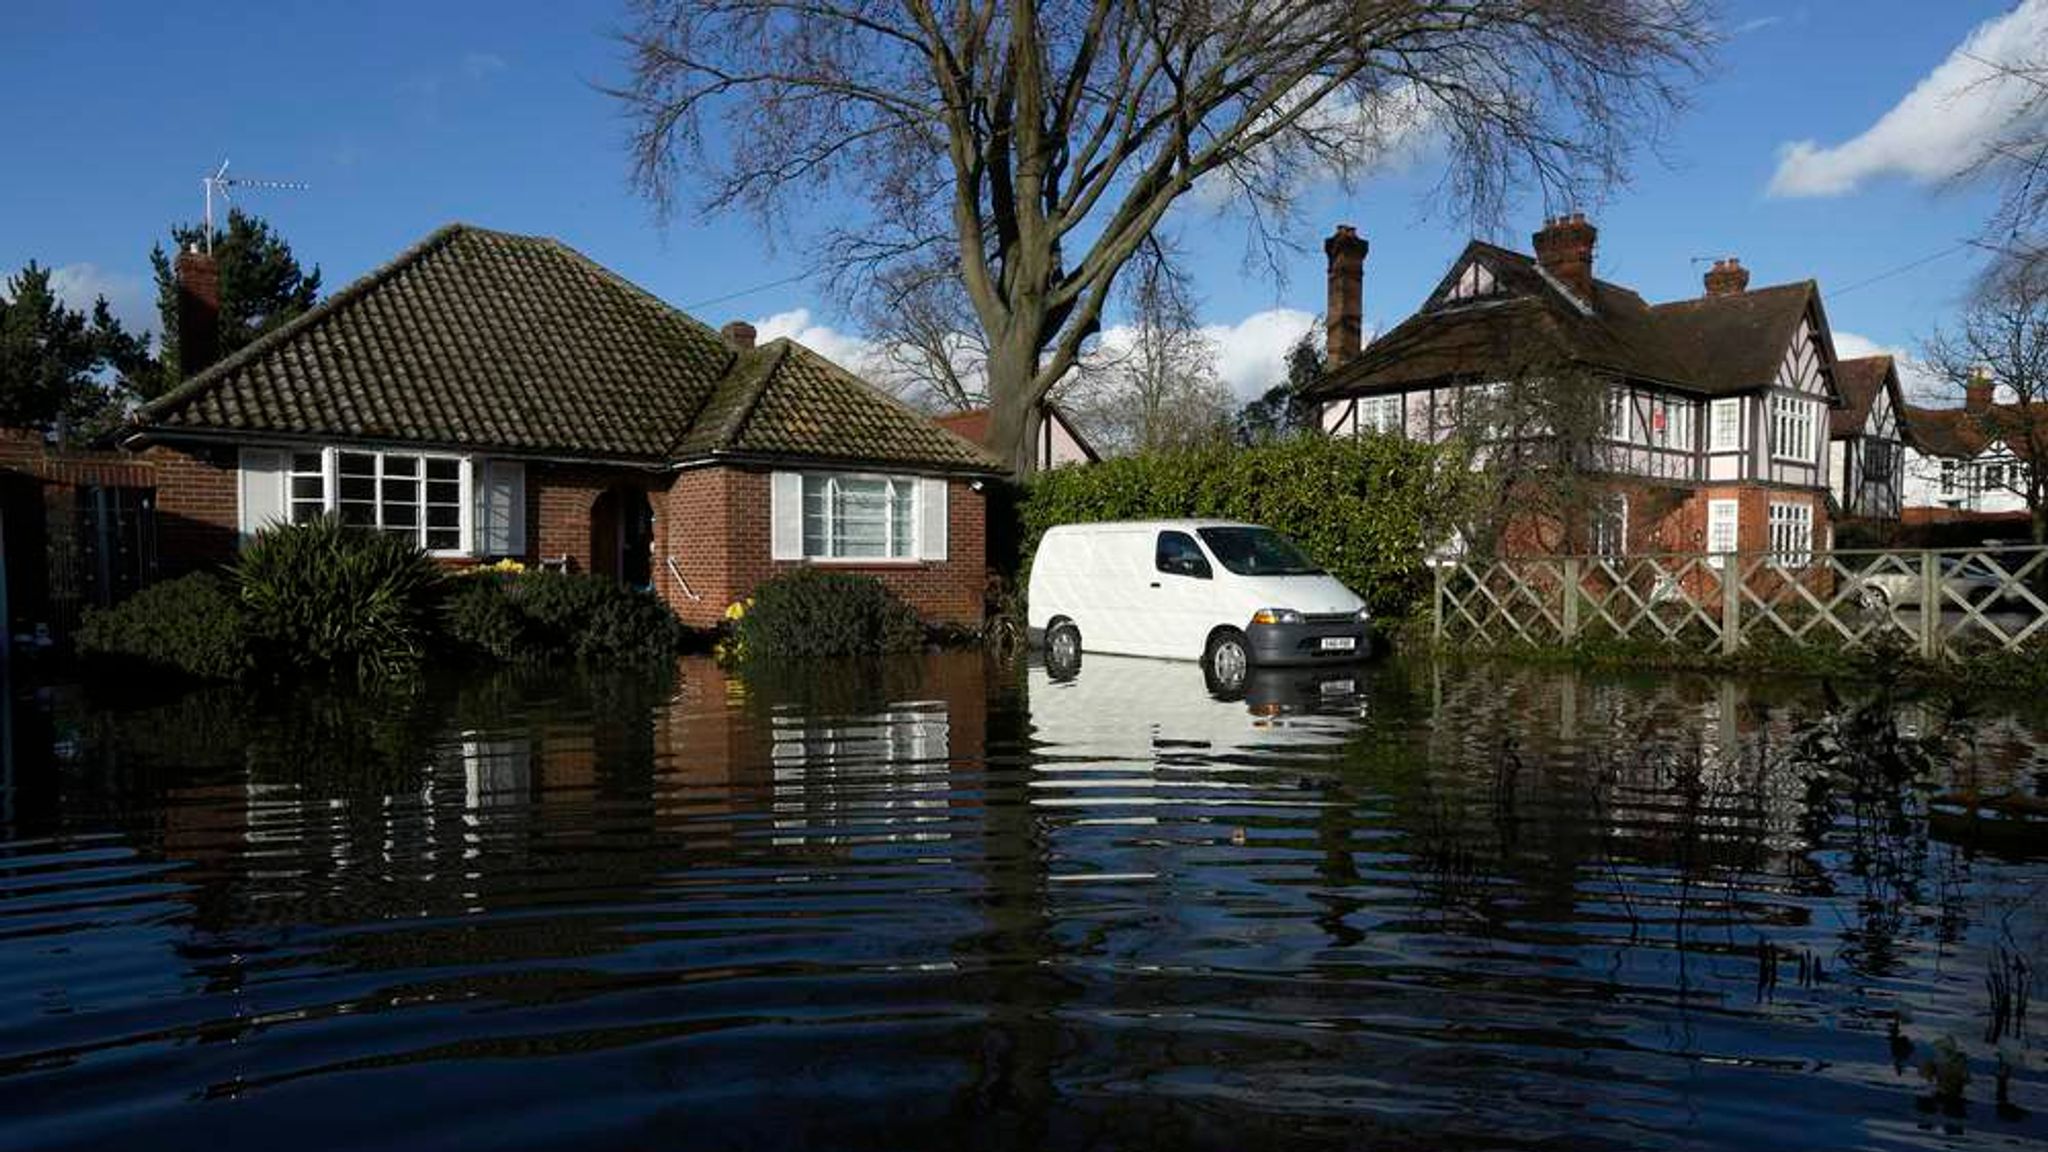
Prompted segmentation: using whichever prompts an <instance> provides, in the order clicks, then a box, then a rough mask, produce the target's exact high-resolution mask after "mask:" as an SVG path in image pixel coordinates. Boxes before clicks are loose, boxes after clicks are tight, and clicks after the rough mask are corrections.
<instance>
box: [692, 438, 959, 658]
mask: <svg viewBox="0 0 2048 1152" xmlns="http://www.w3.org/2000/svg"><path fill="white" fill-rule="evenodd" d="M768 489H769V479H768V473H767V472H763V471H757V470H753V469H741V468H699V469H692V470H690V471H687V472H684V473H682V474H681V475H680V476H678V477H677V479H676V483H675V484H674V486H673V487H672V488H670V490H669V491H668V493H667V501H666V506H665V507H657V508H656V510H655V520H656V538H657V540H658V541H660V542H661V543H662V544H663V545H664V546H665V547H666V549H667V551H666V552H665V553H664V554H662V555H661V556H658V557H657V558H656V566H657V568H658V569H660V571H658V572H657V576H656V586H657V587H658V588H660V589H661V591H662V595H663V596H664V597H665V598H666V599H667V600H668V602H669V603H670V605H672V606H673V607H674V608H675V610H676V612H677V614H678V615H680V616H681V617H682V618H683V619H684V620H685V621H686V622H688V623H691V624H713V623H716V622H717V621H718V619H719V618H720V617H721V616H723V615H724V612H725V607H726V605H728V604H731V603H732V602H733V601H735V600H741V599H744V598H745V597H746V596H748V595H750V594H751V593H752V592H753V590H754V587H755V585H757V584H759V583H760V582H761V581H763V580H766V579H768V578H769V577H770V576H774V575H776V574H778V573H781V572H787V571H789V570H791V569H793V568H796V567H799V566H800V564H801V562H798V561H776V560H771V559H770V555H771V542H770V539H769V530H770V524H769V493H768ZM985 504H986V502H985V500H984V498H983V496H982V494H981V493H979V492H976V491H974V490H973V489H972V488H970V487H969V486H968V484H967V482H966V481H960V480H956V481H953V482H952V483H950V484H948V485H947V504H946V520H947V525H946V559H945V560H944V561H941V562H935V563H922V562H919V563H895V564H846V565H838V564H835V565H833V567H834V568H835V569H839V570H842V571H852V572H862V573H866V574H868V575H871V576H874V577H876V578H878V579H880V580H881V581H882V583H884V584H887V585H888V586H889V587H890V588H892V589H894V590H895V592H896V594H897V595H899V596H901V597H903V599H904V600H905V601H906V602H908V603H909V604H910V606H911V607H913V608H915V609H917V611H918V614H919V615H921V616H923V617H925V618H926V619H928V620H934V621H941V622H945V623H950V624H964V625H975V624H979V623H980V622H981V618H982V600H983V594H984V591H985V583H986V580H987V574H988V565H987V544H986V540H985V535H986V530H987V510H986V506H985ZM668 557H674V558H675V561H676V567H677V568H678V569H679V570H680V571H681V572H682V574H683V581H684V583H686V584H687V585H688V590H689V592H690V593H694V594H695V596H696V598H695V599H691V598H690V596H689V595H688V594H686V593H685V592H684V590H683V586H682V585H680V584H677V583H676V582H675V580H674V578H673V576H672V574H670V573H669V572H667V571H666V569H667V565H666V563H665V560H666V558H668Z"/></svg>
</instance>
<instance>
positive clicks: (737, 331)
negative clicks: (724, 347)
mask: <svg viewBox="0 0 2048 1152" xmlns="http://www.w3.org/2000/svg"><path fill="white" fill-rule="evenodd" d="M718 334H719V335H720V336H723V337H725V342H726V343H727V344H729V345H731V346H732V347H734V348H737V349H738V350H740V351H741V352H745V351H746V350H747V349H749V348H752V347H753V346H754V336H755V332H754V326H753V325H752V324H749V323H747V322H746V321H745V320H734V321H731V322H730V323H728V324H726V326H725V327H723V328H720V329H719V330H718Z"/></svg>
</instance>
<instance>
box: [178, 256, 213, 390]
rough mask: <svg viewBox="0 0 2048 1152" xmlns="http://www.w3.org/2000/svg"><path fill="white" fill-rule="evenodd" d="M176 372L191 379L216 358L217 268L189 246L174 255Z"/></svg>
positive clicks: (210, 259) (207, 258)
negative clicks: (176, 320) (175, 262)
mask: <svg viewBox="0 0 2048 1152" xmlns="http://www.w3.org/2000/svg"><path fill="white" fill-rule="evenodd" d="M177 273H178V373H179V374H180V375H181V376H192V375H195V374H197V373H199V372H201V371H204V370H205V368H206V366H207V365H209V364H212V363H213V362H214V361H215V360H217V359H219V358H220V265H219V264H218V263H217V262H215V260H214V258H213V257H212V256H211V255H209V254H207V253H205V252H201V251H200V250H199V246H198V245H196V244H195V245H193V246H192V247H191V248H190V249H189V250H187V251H184V252H180V253H178V265H177Z"/></svg>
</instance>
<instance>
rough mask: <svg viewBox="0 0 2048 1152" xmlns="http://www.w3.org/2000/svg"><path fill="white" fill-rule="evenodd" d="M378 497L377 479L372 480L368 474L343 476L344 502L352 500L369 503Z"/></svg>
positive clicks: (342, 496) (342, 498) (342, 494)
mask: <svg viewBox="0 0 2048 1152" xmlns="http://www.w3.org/2000/svg"><path fill="white" fill-rule="evenodd" d="M376 499H377V482H376V481H375V480H372V479H370V478H368V477H367V476H347V475H344V476H343V477H342V478H341V500H342V502H343V503H348V502H350V501H360V502H362V503H365V504H368V503H372V502H374V501H375V500H376Z"/></svg>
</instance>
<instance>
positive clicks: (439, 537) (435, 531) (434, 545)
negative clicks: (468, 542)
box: [427, 528, 462, 552]
mask: <svg viewBox="0 0 2048 1152" xmlns="http://www.w3.org/2000/svg"><path fill="white" fill-rule="evenodd" d="M460 547H462V533H461V531H460V530H458V529H454V528H429V529H427V548H428V550H429V551H433V552H450V551H453V550H455V549H457V548H460Z"/></svg>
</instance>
